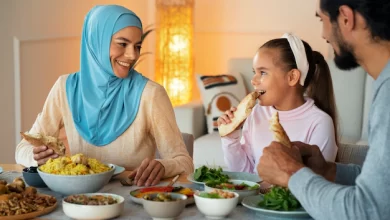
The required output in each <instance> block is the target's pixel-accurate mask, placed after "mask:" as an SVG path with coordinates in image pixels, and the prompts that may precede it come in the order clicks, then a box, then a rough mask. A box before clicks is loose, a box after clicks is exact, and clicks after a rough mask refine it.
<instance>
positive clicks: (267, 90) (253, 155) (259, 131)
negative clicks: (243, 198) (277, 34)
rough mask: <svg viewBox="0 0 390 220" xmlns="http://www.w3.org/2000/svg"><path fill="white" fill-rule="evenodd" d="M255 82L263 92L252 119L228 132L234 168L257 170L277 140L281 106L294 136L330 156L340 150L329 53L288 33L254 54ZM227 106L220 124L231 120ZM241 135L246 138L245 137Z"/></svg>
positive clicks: (225, 141) (226, 145)
mask: <svg viewBox="0 0 390 220" xmlns="http://www.w3.org/2000/svg"><path fill="white" fill-rule="evenodd" d="M253 69H254V76H253V78H252V81H251V82H252V85H253V87H254V89H255V91H257V92H260V94H261V95H260V96H259V98H258V99H259V104H258V105H256V106H255V107H254V108H253V110H252V112H251V114H250V115H249V117H248V118H247V120H246V121H245V122H244V126H243V128H242V132H240V129H241V126H240V127H239V128H238V129H237V130H236V131H234V132H232V133H231V134H229V135H227V136H225V137H222V149H223V151H224V158H225V163H226V164H227V165H228V167H229V169H230V170H231V171H240V172H256V166H257V164H258V163H259V158H260V157H261V155H262V152H263V148H264V147H266V146H268V145H269V144H270V143H271V142H272V141H273V133H272V132H271V131H270V130H269V126H270V124H269V121H270V119H271V117H272V115H273V114H274V113H275V112H276V111H277V112H279V118H280V122H281V124H282V126H283V127H284V129H285V130H286V133H287V135H288V136H289V138H290V140H291V141H301V142H305V143H308V144H311V145H317V146H318V147H320V149H321V151H322V153H323V155H324V157H325V159H326V160H328V161H334V160H335V158H336V154H337V145H338V142H337V137H338V136H337V126H336V125H337V118H336V106H335V99H334V94H333V85H332V78H331V75H330V71H329V67H328V65H327V63H326V61H325V60H324V57H323V56H322V55H321V54H320V53H319V52H317V51H313V50H312V49H311V47H310V46H309V44H307V43H306V42H305V41H302V40H301V39H299V38H298V37H297V36H294V35H292V34H285V35H284V36H283V37H282V38H279V39H273V40H270V41H268V42H267V43H265V44H264V45H263V46H261V47H260V48H259V50H258V51H257V53H256V55H255V57H254V58H253ZM235 110H236V108H232V109H231V110H230V111H226V112H225V114H223V115H222V116H221V117H220V118H219V119H218V125H220V124H227V123H230V122H231V121H230V119H231V118H233V117H234V111H235ZM240 136H241V140H240Z"/></svg>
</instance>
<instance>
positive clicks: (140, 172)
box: [129, 158, 165, 186]
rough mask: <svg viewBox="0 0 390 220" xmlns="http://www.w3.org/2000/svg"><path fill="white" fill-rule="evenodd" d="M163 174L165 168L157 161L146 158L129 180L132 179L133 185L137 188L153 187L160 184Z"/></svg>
mask: <svg viewBox="0 0 390 220" xmlns="http://www.w3.org/2000/svg"><path fill="white" fill-rule="evenodd" d="M164 174H165V168H164V166H163V165H162V164H161V163H160V162H159V161H157V160H150V159H149V158H146V159H144V160H143V161H142V163H141V165H140V166H139V167H138V168H137V169H136V170H135V171H133V172H132V173H131V174H130V175H129V178H130V179H134V185H137V186H144V185H145V186H154V185H156V184H158V183H159V182H160V180H161V178H162V177H163V176H164Z"/></svg>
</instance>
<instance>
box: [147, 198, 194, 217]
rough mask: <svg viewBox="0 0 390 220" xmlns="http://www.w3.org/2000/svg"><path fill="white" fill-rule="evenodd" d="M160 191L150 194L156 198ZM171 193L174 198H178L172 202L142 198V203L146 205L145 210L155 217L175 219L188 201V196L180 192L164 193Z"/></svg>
mask: <svg viewBox="0 0 390 220" xmlns="http://www.w3.org/2000/svg"><path fill="white" fill-rule="evenodd" d="M157 194H159V193H153V194H149V195H148V196H150V197H151V198H154V197H155V196H156V195H157ZM164 194H169V195H171V197H172V198H173V199H177V200H176V201H172V202H158V201H152V200H146V199H142V204H143V206H144V209H145V211H146V212H147V213H148V214H149V215H150V216H151V217H152V218H153V219H154V220H157V219H164V220H168V219H174V218H176V217H177V216H179V215H180V214H181V213H182V212H183V210H184V208H185V206H186V204H187V202H186V200H187V196H186V195H183V194H180V193H164Z"/></svg>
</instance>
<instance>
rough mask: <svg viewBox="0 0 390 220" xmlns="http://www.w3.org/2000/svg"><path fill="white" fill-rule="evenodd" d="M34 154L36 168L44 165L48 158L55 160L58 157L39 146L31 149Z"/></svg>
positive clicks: (44, 147) (50, 150)
mask: <svg viewBox="0 0 390 220" xmlns="http://www.w3.org/2000/svg"><path fill="white" fill-rule="evenodd" d="M33 153H34V160H36V161H37V162H38V166H39V165H42V164H45V163H46V161H47V160H49V159H50V158H53V159H54V158H57V157H58V155H57V154H55V153H54V151H53V150H52V149H49V148H48V147H46V146H39V147H34V149H33Z"/></svg>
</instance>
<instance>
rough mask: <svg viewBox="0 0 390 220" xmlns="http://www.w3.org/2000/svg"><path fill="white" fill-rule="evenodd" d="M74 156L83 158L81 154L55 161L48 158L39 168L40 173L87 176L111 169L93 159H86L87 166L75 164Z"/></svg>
mask: <svg viewBox="0 0 390 220" xmlns="http://www.w3.org/2000/svg"><path fill="white" fill-rule="evenodd" d="M75 156H79V157H80V156H81V157H84V155H82V154H76V155H74V156H72V157H69V156H64V157H59V158H56V159H52V158H50V159H49V160H48V161H46V163H45V164H44V165H42V166H40V167H39V169H40V170H41V171H42V172H45V173H51V174H57V175H87V174H96V173H102V172H106V171H108V170H110V169H111V167H109V166H107V165H105V164H103V163H101V162H99V161H98V160H96V159H94V158H87V161H88V162H87V163H88V165H84V164H81V163H75V162H73V161H74V160H73V161H72V158H73V157H75Z"/></svg>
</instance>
